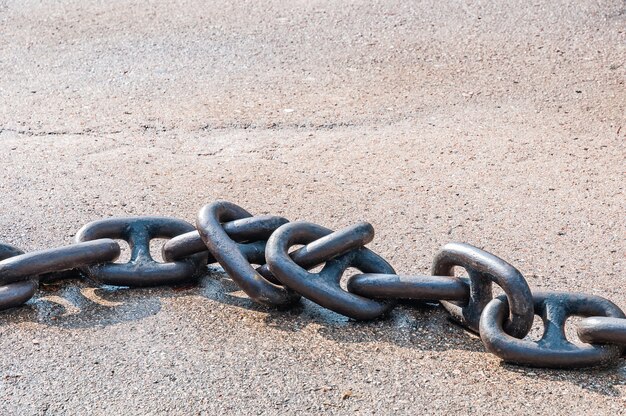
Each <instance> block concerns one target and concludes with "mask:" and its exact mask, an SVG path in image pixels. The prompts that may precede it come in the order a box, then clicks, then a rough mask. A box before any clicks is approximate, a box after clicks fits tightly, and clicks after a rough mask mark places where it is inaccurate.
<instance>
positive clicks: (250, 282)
mask: <svg viewBox="0 0 626 416" xmlns="http://www.w3.org/2000/svg"><path fill="white" fill-rule="evenodd" d="M373 237H374V230H373V228H372V226H371V225H370V224H368V223H359V224H356V225H353V226H350V227H346V228H344V229H341V230H338V231H335V232H333V231H331V230H329V229H327V228H324V227H322V226H319V225H316V224H312V223H306V222H294V223H289V222H288V220H287V219H285V218H283V217H279V216H270V215H263V216H256V217H253V216H252V214H250V213H249V212H248V211H246V210H244V209H243V208H241V207H239V206H237V205H235V204H232V203H230V202H227V201H217V202H214V203H212V204H209V205H206V206H205V207H203V208H202V209H201V210H200V212H199V214H198V217H197V221H196V227H194V226H193V225H191V224H189V223H188V222H186V221H183V220H179V219H176V218H170V217H122V218H109V219H105V220H100V221H94V222H92V223H89V224H87V225H86V226H84V227H83V228H82V229H81V230H80V231H79V232H78V233H77V235H76V237H75V240H76V243H75V244H73V245H70V246H66V247H60V248H54V249H49V250H40V251H35V252H31V253H26V254H24V253H23V252H22V251H21V250H19V249H17V248H16V247H13V246H11V245H8V244H0V310H1V309H8V308H11V307H15V306H19V305H21V304H23V303H25V302H27V301H28V300H29V299H30V298H31V297H32V296H33V295H34V294H35V291H36V289H37V287H38V284H39V282H40V281H41V282H47V281H56V280H59V279H64V278H73V277H76V269H77V268H78V269H80V270H82V271H83V272H85V273H86V274H87V275H89V276H90V277H92V278H93V279H95V280H97V281H100V282H102V283H105V284H112V285H121V286H155V285H163V284H178V283H183V282H186V281H188V280H190V279H193V278H195V277H198V276H200V275H201V274H202V273H203V272H204V271H205V270H206V267H205V266H206V264H207V262H210V263H214V262H219V264H220V265H221V266H222V267H223V268H224V270H225V271H226V273H228V274H229V275H230V277H231V278H232V279H233V280H234V281H235V282H236V283H237V284H238V285H239V286H240V287H241V288H242V289H243V290H244V291H245V292H246V293H247V294H248V296H250V298H252V299H253V300H255V301H257V302H259V303H262V304H265V305H271V306H278V307H287V306H291V305H293V304H294V303H295V302H297V301H298V299H299V298H300V295H302V296H304V297H306V298H308V299H310V300H312V301H313V302H315V303H317V304H319V305H321V306H324V307H326V308H328V309H331V310H333V311H335V312H338V313H341V314H344V315H346V316H348V317H351V318H354V319H362V320H366V319H374V318H378V317H380V316H382V315H384V314H385V313H387V312H389V311H390V310H391V308H392V307H393V306H394V304H395V300H397V299H414V300H425V301H439V302H441V304H442V305H443V307H444V308H445V309H446V310H447V311H448V312H449V313H450V314H451V316H452V317H453V318H454V319H455V320H457V321H459V322H460V323H462V324H463V325H465V326H467V327H468V328H469V329H471V330H473V331H476V332H479V333H480V336H481V339H482V340H483V343H484V344H485V347H486V348H487V350H488V351H490V352H492V353H494V354H496V355H498V356H499V357H501V358H502V359H503V360H505V361H506V362H511V363H516V364H522V365H530V366H541V367H557V368H577V367H588V366H597V365H606V364H609V363H613V362H615V360H616V359H617V358H619V356H620V355H622V354H624V353H625V352H626V316H625V315H624V313H623V311H621V310H620V309H619V308H618V307H617V306H616V305H615V304H613V303H612V302H610V301H608V300H606V299H604V298H601V297H599V296H592V295H584V294H575V293H564V292H545V293H544V292H538V293H534V294H533V293H531V291H530V288H529V287H528V284H527V283H526V280H525V279H524V277H523V276H522V274H521V273H520V272H519V271H518V270H517V269H515V268H514V267H513V266H512V265H510V264H509V263H507V262H505V261H504V260H502V259H500V258H498V257H496V256H495V255H493V254H491V253H488V252H486V251H484V250H481V249H479V248H477V247H473V246H471V245H469V244H463V243H450V244H447V245H446V246H444V247H443V248H442V249H441V250H440V251H439V252H438V253H437V255H436V256H435V259H434V261H433V265H432V276H421V275H412V276H407V275H397V274H395V271H394V270H393V268H392V267H391V265H389V263H387V262H386V261H385V260H384V259H383V258H382V257H380V256H378V255H377V254H375V253H374V252H372V251H371V250H369V249H367V248H365V247H364V246H365V245H366V244H367V243H369V242H371V241H372V239H373ZM155 238H167V239H168V241H167V242H166V243H165V244H164V246H163V248H162V252H161V254H162V256H163V259H164V260H165V262H164V263H161V262H157V261H155V260H154V259H153V257H152V256H151V254H150V241H151V240H152V239H155ZM114 239H122V240H125V241H127V242H128V243H129V245H130V248H131V256H130V261H129V262H128V263H125V264H119V263H112V262H113V261H114V260H115V259H116V258H117V257H118V256H119V254H120V247H119V244H117V242H115V241H114ZM298 244H302V245H304V246H303V247H300V248H298V249H296V250H293V251H290V248H291V247H292V246H294V245H298ZM253 265H257V266H258V267H257V268H256V269H255V268H254V267H253ZM320 265H323V267H322V268H321V270H320V271H319V272H317V273H313V272H310V271H309V270H311V269H312V268H314V267H316V266H320ZM457 266H458V267H462V268H464V269H465V270H466V272H467V275H468V277H455V276H454V268H455V267H457ZM350 267H353V268H356V269H358V270H360V271H361V272H362V273H359V274H356V275H353V276H350V277H348V278H347V279H346V290H344V289H343V288H342V284H341V280H342V276H343V274H344V272H345V270H346V269H348V268H350ZM493 283H496V284H497V285H499V286H500V287H501V288H502V289H503V290H504V292H505V294H504V295H502V296H499V297H497V298H495V299H494V298H493V296H492V284H493ZM534 314H537V315H539V316H541V317H542V319H543V321H544V328H545V330H544V334H543V336H542V337H541V339H540V340H539V341H537V342H534V341H530V340H528V339H524V338H525V336H526V335H527V334H528V332H529V330H530V328H531V326H532V323H533V316H534ZM572 315H576V316H583V317H585V318H584V319H582V320H581V321H580V322H579V323H578V324H577V332H578V337H579V339H580V340H581V341H583V342H584V343H585V344H584V345H578V344H575V343H572V342H570V341H569V340H568V339H567V337H566V336H565V329H564V328H565V321H566V320H567V318H568V317H569V316H572Z"/></svg>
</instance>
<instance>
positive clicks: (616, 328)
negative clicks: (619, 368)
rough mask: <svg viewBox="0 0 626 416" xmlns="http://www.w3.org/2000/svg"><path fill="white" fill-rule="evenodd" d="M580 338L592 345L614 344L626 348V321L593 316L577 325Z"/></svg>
mask: <svg viewBox="0 0 626 416" xmlns="http://www.w3.org/2000/svg"><path fill="white" fill-rule="evenodd" d="M577 332H578V337H579V338H580V340H581V341H584V342H588V343H591V344H614V345H621V346H624V347H626V319H623V318H609V317H605V316H593V317H591V318H585V319H583V320H582V321H580V322H579V323H578V325H577Z"/></svg>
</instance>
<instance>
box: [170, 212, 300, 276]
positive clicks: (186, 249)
mask: <svg viewBox="0 0 626 416" xmlns="http://www.w3.org/2000/svg"><path fill="white" fill-rule="evenodd" d="M288 222H289V220H288V219H286V218H283V217H277V216H273V215H259V216H256V217H249V218H242V219H239V220H235V221H230V222H227V223H224V224H222V227H224V231H225V232H226V234H228V236H229V237H230V238H231V239H232V240H233V241H235V242H237V243H244V242H248V243H250V242H257V241H265V240H267V239H268V238H269V237H270V235H272V233H273V232H274V231H275V230H276V229H277V228H278V227H280V226H281V225H283V224H286V223H288ZM242 249H243V250H245V248H242ZM204 251H207V247H206V245H205V244H204V241H202V237H200V234H199V233H198V231H197V230H194V231H191V232H188V233H185V234H181V235H179V236H176V237H174V238H172V239H171V240H169V241H168V242H167V243H165V245H164V246H163V250H162V254H163V258H164V259H165V260H166V261H175V260H180V259H182V258H185V257H188V256H190V255H192V254H196V253H200V252H204ZM207 255H208V263H209V264H211V263H215V262H216V261H217V260H216V259H215V258H214V257H213V256H212V255H210V253H207ZM263 263H265V261H263Z"/></svg>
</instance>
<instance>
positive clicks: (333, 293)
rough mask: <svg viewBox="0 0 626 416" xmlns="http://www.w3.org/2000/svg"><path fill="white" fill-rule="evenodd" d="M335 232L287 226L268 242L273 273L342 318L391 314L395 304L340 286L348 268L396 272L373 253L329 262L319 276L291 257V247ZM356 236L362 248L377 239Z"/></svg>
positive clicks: (352, 253)
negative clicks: (365, 296)
mask: <svg viewBox="0 0 626 416" xmlns="http://www.w3.org/2000/svg"><path fill="white" fill-rule="evenodd" d="M358 227H361V228H369V227H363V225H362V224H360V225H359V226H358ZM372 231H373V230H372ZM331 233H332V231H331V230H329V229H327V228H324V227H322V226H319V225H316V224H311V223H306V222H293V223H289V224H286V225H283V226H282V227H280V228H279V229H278V230H276V232H275V233H274V234H272V236H271V237H270V238H269V240H268V241H267V248H266V253H265V257H266V259H267V263H268V265H269V269H270V271H271V272H272V273H273V274H274V276H276V278H277V279H278V280H279V281H280V282H281V283H283V284H284V285H285V286H287V287H290V288H291V289H293V290H295V291H296V292H298V293H300V294H301V295H302V296H304V297H306V298H308V299H310V300H312V301H313V302H315V303H317V304H319V305H321V306H323V307H325V308H328V309H330V310H333V311H335V312H338V313H340V314H342V315H346V316H348V317H351V318H354V319H360V320H366V319H374V318H377V317H379V316H381V315H383V314H385V313H386V312H388V311H389V310H390V309H391V308H392V307H393V305H394V303H393V302H381V301H376V300H372V299H368V298H364V297H362V296H359V295H355V294H353V293H349V292H347V291H345V290H343V289H342V288H341V286H340V280H341V277H342V275H343V273H344V272H345V270H346V269H347V268H348V267H355V268H357V269H359V270H361V271H362V272H366V273H387V274H391V273H395V272H394V270H393V268H392V267H391V266H390V265H389V263H387V262H386V261H385V260H384V259H383V258H382V257H380V256H378V255H377V254H375V253H374V252H372V251H371V250H368V249H366V248H360V249H353V250H351V251H349V252H348V253H346V254H343V255H341V256H339V257H336V258H334V259H332V260H328V261H326V264H325V265H324V267H323V268H322V270H321V271H320V272H319V273H311V272H309V271H307V270H305V269H303V268H302V267H300V266H298V265H297V264H296V263H295V262H294V260H293V259H292V258H291V257H290V256H289V248H290V247H292V246H293V245H296V244H309V243H311V242H313V241H315V240H318V239H321V238H323V237H325V236H327V235H329V234H331ZM361 234H362V233H361ZM355 237H356V238H355V240H356V241H360V246H363V245H364V244H366V242H367V241H369V240H371V239H372V238H373V233H366V234H365V235H358V233H357V235H355ZM353 244H354V243H352V244H351V246H352V245H353ZM343 248H344V247H342V249H343ZM328 254H330V252H329V253H328Z"/></svg>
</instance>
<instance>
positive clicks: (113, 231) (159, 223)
mask: <svg viewBox="0 0 626 416" xmlns="http://www.w3.org/2000/svg"><path fill="white" fill-rule="evenodd" d="M193 229H194V227H193V225H191V224H189V223H188V222H186V221H183V220H179V219H177V218H170V217H119V218H109V219H104V220H100V221H94V222H91V223H89V224H87V225H85V226H84V227H83V228H81V229H80V230H79V231H78V233H77V234H76V241H77V242H81V241H89V240H94V239H98V238H114V239H121V240H125V241H127V242H128V244H129V246H130V249H131V254H130V261H129V262H128V263H124V264H118V263H104V264H96V265H87V266H84V267H83V268H82V270H83V271H84V272H85V273H86V274H87V275H88V276H89V277H91V278H92V279H94V280H97V281H100V282H102V283H105V284H109V285H117V286H131V287H141V286H158V285H170V284H179V283H183V282H186V281H188V280H190V279H193V278H194V277H197V276H198V275H199V274H200V273H201V272H202V269H203V268H204V266H205V265H206V254H204V253H199V254H195V255H193V256H190V257H189V258H186V259H184V260H181V261H176V262H167V263H159V262H157V261H155V260H154V259H153V258H152V256H151V255H150V240H152V239H154V238H172V237H175V236H177V235H180V234H183V233H187V232H189V231H192V230H193Z"/></svg>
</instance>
